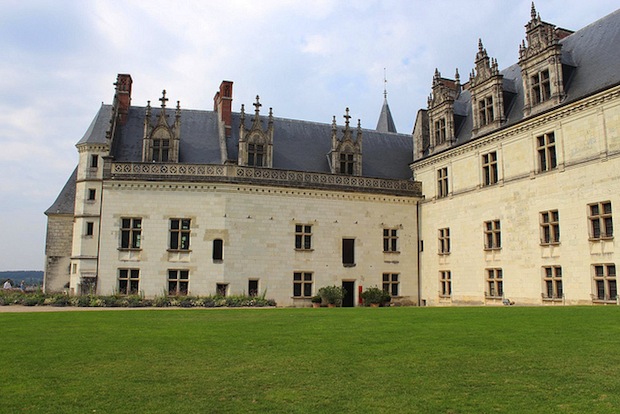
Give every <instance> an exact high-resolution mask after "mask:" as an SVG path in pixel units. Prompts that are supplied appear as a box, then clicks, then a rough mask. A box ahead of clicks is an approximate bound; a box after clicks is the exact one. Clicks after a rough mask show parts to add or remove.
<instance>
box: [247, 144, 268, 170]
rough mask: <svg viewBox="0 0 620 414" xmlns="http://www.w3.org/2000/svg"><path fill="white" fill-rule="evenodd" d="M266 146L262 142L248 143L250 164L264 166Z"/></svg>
mask: <svg viewBox="0 0 620 414" xmlns="http://www.w3.org/2000/svg"><path fill="white" fill-rule="evenodd" d="M264 159H265V146H264V145H262V144H248V166H253V167H263V161H264Z"/></svg>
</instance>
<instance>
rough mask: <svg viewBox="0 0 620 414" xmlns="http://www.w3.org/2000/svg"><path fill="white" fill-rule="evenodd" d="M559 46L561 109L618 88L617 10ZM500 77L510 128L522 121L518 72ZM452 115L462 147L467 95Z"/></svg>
mask: <svg viewBox="0 0 620 414" xmlns="http://www.w3.org/2000/svg"><path fill="white" fill-rule="evenodd" d="M560 44H562V64H563V65H565V72H564V74H565V79H564V91H565V93H566V97H565V99H564V101H563V102H562V105H564V104H568V103H571V102H575V101H577V100H579V99H582V98H584V97H586V96H588V95H591V94H594V93H596V92H599V91H602V90H604V89H606V88H609V87H612V86H615V85H618V84H620V70H619V69H618V68H620V46H619V45H620V10H616V11H615V12H613V13H611V14H609V15H607V16H605V17H603V18H602V19H600V20H598V21H596V22H594V23H592V24H590V25H588V26H586V27H584V28H583V29H580V30H578V31H576V32H575V33H573V34H571V35H570V36H567V37H565V38H564V39H562V40H560ZM500 73H501V74H502V75H503V76H504V104H505V107H506V113H505V115H506V122H505V123H504V124H503V126H510V125H514V124H516V123H518V122H520V121H522V120H523V119H524V116H523V102H524V98H523V80H522V78H521V68H520V67H519V64H518V63H515V64H514V65H512V66H509V67H507V68H506V69H504V70H502V71H500ZM566 75H568V76H566ZM454 114H455V135H456V137H455V138H456V142H455V145H460V144H464V143H466V142H468V141H470V140H471V139H472V133H471V131H472V128H473V120H472V113H471V95H470V93H469V91H462V92H461V93H460V95H459V97H458V98H457V99H456V100H455V102H454ZM434 155H435V154H434ZM426 156H427V154H425V157H426ZM416 161H417V160H416Z"/></svg>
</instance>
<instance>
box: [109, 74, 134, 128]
mask: <svg viewBox="0 0 620 414" xmlns="http://www.w3.org/2000/svg"><path fill="white" fill-rule="evenodd" d="M132 83H133V81H132V80H131V75H129V74H122V73H119V74H118V76H117V77H116V82H115V83H114V86H116V93H115V94H114V106H115V107H116V109H117V110H118V115H119V121H120V123H121V125H124V124H125V122H127V113H128V112H129V105H131V84H132Z"/></svg>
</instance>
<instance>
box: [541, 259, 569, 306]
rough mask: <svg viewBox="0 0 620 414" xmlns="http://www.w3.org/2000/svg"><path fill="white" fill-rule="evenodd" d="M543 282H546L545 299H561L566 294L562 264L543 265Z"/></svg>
mask: <svg viewBox="0 0 620 414" xmlns="http://www.w3.org/2000/svg"><path fill="white" fill-rule="evenodd" d="M543 282H544V283H545V292H544V298H545V299H561V298H562V297H563V296H564V291H563V290H562V267H561V266H546V267H543Z"/></svg>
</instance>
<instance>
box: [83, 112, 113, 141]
mask: <svg viewBox="0 0 620 414" xmlns="http://www.w3.org/2000/svg"><path fill="white" fill-rule="evenodd" d="M111 116H112V105H103V104H102V105H101V108H100V109H99V111H98V112H97V115H95V119H93V122H91V123H90V126H89V127H88V129H87V130H86V133H84V136H83V137H82V139H81V140H79V141H78V143H77V144H76V145H80V144H86V143H88V144H105V143H106V131H107V130H108V129H110V117H111Z"/></svg>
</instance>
